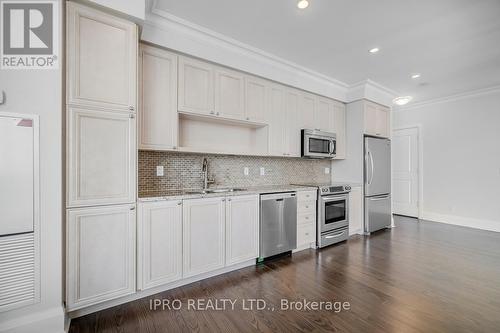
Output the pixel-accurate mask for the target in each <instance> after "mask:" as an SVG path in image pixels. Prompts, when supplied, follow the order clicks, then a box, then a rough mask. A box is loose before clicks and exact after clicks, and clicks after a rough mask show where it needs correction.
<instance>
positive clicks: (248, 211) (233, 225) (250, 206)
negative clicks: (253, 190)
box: [226, 195, 259, 266]
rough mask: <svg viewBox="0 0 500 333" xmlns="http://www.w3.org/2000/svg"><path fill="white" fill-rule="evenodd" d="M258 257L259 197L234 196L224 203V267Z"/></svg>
mask: <svg viewBox="0 0 500 333" xmlns="http://www.w3.org/2000/svg"><path fill="white" fill-rule="evenodd" d="M258 256H259V197H258V196H256V195H248V196H247V195H245V196H237V197H236V196H235V197H231V198H228V199H227V202H226V265H227V266H229V265H235V264H239V263H241V262H244V261H247V260H251V259H255V258H257V257H258Z"/></svg>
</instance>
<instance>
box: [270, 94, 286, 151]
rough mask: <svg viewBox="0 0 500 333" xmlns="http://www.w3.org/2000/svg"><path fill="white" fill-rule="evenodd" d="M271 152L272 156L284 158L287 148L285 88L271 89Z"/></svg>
mask: <svg viewBox="0 0 500 333" xmlns="http://www.w3.org/2000/svg"><path fill="white" fill-rule="evenodd" d="M268 95H269V96H268V98H269V104H268V106H269V112H268V122H269V152H270V153H271V154H272V155H276V156H284V155H285V154H286V153H287V147H286V134H285V133H286V122H285V121H284V120H285V119H286V118H285V117H286V114H285V90H284V87H282V86H279V85H273V86H271V87H270V88H269V94H268Z"/></svg>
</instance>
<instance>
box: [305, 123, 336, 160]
mask: <svg viewBox="0 0 500 333" xmlns="http://www.w3.org/2000/svg"><path fill="white" fill-rule="evenodd" d="M301 138H302V143H301V151H302V157H307V158H334V157H335V154H336V151H337V135H336V134H335V133H329V132H323V131H318V130H310V129H303V130H301Z"/></svg>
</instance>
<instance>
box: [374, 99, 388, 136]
mask: <svg viewBox="0 0 500 333" xmlns="http://www.w3.org/2000/svg"><path fill="white" fill-rule="evenodd" d="M375 135H378V136H382V137H385V138H388V137H389V111H388V109H386V108H384V107H382V106H378V107H377V111H376V120H375Z"/></svg>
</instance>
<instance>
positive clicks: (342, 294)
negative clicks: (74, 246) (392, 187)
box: [70, 217, 500, 333]
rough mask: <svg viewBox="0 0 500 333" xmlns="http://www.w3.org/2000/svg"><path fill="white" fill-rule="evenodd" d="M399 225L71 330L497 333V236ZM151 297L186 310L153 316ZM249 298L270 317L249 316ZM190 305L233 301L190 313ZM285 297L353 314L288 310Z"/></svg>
mask: <svg viewBox="0 0 500 333" xmlns="http://www.w3.org/2000/svg"><path fill="white" fill-rule="evenodd" d="M396 225H397V227H396V228H394V229H392V230H387V231H382V232H379V233H375V234H373V235H371V236H370V237H366V238H365V237H361V236H360V237H356V238H353V239H350V240H349V241H348V242H344V243H342V244H340V245H337V246H332V247H329V248H325V249H323V250H321V251H314V250H306V251H302V252H299V253H296V254H294V255H293V257H288V258H282V259H278V260H276V261H272V262H269V263H266V264H264V265H261V266H256V267H250V268H245V269H242V270H239V271H236V272H231V273H228V274H224V275H221V276H217V277H214V278H211V279H207V280H204V281H200V282H196V283H193V284H190V285H187V286H184V287H180V288H177V289H174V290H170V291H167V292H163V293H161V294H157V295H154V296H152V297H148V298H144V299H140V300H137V301H135V302H132V303H128V304H124V305H121V306H117V307H114V308H111V309H107V310H104V311H101V312H98V313H94V314H90V315H87V316H84V317H81V318H77V319H74V320H73V321H72V322H71V328H70V332H72V333H76V332H82V333H83V332H131V333H132V332H133V333H136V332H141V333H142V332H193V331H194V332H312V331H315V332H321V331H325V332H326V331H329V332H332V331H337V332H426V333H427V332H500V234H499V233H493V232H486V231H480V230H474V229H468V228H461V227H455V226H450V225H445V224H439V223H429V222H416V220H412V219H407V218H401V217H398V218H396ZM154 298H158V299H167V300H174V299H179V300H181V301H182V304H183V308H182V310H160V309H158V310H156V311H154V310H150V299H154ZM253 298H261V299H263V300H265V302H266V305H267V307H268V308H269V310H265V311H257V310H254V311H246V310H243V309H242V300H243V299H253ZM188 299H210V300H212V301H215V300H222V299H231V300H237V302H236V304H235V310H226V311H217V310H209V311H194V310H188V309H187V307H188ZM281 299H287V300H290V301H292V300H302V299H306V300H308V301H341V302H349V303H350V309H349V310H344V311H341V312H339V313H335V312H334V311H329V310H321V311H314V310H309V311H298V310H288V311H286V310H281V309H280V302H281ZM273 306H274V308H275V311H272V310H271V307H273Z"/></svg>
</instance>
